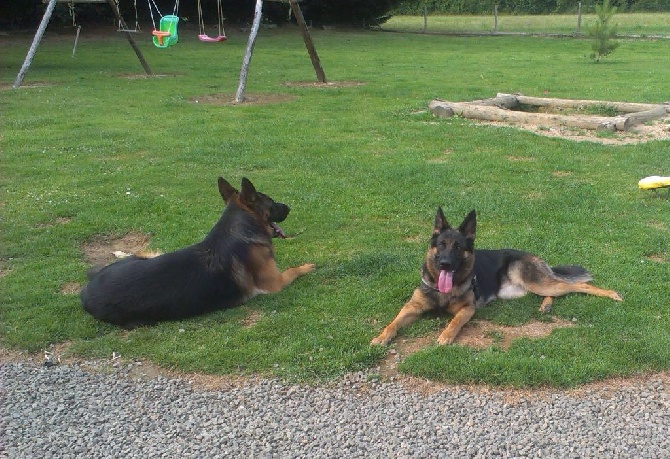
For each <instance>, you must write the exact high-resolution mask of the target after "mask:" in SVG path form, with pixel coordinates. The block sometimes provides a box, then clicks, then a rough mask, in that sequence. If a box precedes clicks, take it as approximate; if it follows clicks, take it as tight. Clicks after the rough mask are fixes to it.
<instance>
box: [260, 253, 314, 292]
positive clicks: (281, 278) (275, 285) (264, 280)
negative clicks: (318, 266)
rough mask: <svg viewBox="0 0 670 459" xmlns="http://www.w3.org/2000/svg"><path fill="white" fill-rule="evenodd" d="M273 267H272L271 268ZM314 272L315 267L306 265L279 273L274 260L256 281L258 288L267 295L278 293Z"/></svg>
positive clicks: (309, 264)
mask: <svg viewBox="0 0 670 459" xmlns="http://www.w3.org/2000/svg"><path fill="white" fill-rule="evenodd" d="M270 265H272V266H270ZM312 271H314V265H313V264H311V263H305V264H304V265H300V266H294V267H292V268H288V269H286V270H285V271H283V272H280V271H279V268H277V264H276V263H275V262H274V260H272V261H271V262H268V266H267V267H266V268H265V269H264V270H263V272H262V273H259V276H258V278H257V279H256V282H255V284H256V288H257V289H259V290H261V291H263V292H267V293H277V292H279V291H281V290H282V289H283V288H284V287H286V286H287V285H289V284H290V283H291V282H293V281H294V280H296V279H297V278H298V277H300V276H302V275H305V274H308V273H311V272H312Z"/></svg>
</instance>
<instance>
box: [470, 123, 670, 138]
mask: <svg viewBox="0 0 670 459" xmlns="http://www.w3.org/2000/svg"><path fill="white" fill-rule="evenodd" d="M472 122H473V123H474V124H486V125H490V126H511V127H514V128H517V129H521V130H523V131H530V132H533V133H535V134H537V135H542V136H545V137H559V138H562V139H568V140H574V141H577V142H596V143H601V144H603V145H634V144H639V143H644V142H650V141H652V140H669V139H670V117H666V118H662V119H658V120H655V121H652V122H649V123H646V124H638V125H636V126H633V127H632V128H631V129H630V130H628V131H615V132H604V133H601V132H597V131H593V130H590V129H577V128H571V127H556V126H542V125H539V124H538V125H534V124H511V123H503V122H500V121H481V120H472Z"/></svg>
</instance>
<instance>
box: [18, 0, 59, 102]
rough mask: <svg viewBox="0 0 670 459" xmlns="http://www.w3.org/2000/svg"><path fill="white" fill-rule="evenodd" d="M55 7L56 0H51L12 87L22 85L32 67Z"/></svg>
mask: <svg viewBox="0 0 670 459" xmlns="http://www.w3.org/2000/svg"><path fill="white" fill-rule="evenodd" d="M55 7H56V0H49V4H48V5H47V9H46V11H44V16H43V17H42V22H40V26H39V27H38V28H37V32H36V33H35V38H33V44H32V45H30V49H29V50H28V54H27V55H26V59H25V60H24V61H23V65H22V66H21V70H19V74H18V75H16V80H14V85H13V86H12V88H14V89H17V88H18V87H19V86H21V83H22V82H23V78H24V77H25V76H26V73H27V72H28V69H29V68H30V64H31V63H32V62H33V58H34V57H35V53H36V52H37V47H38V46H39V44H40V41H41V40H42V36H43V35H44V31H45V30H46V28H47V24H49V19H51V15H52V14H53V12H54V8H55Z"/></svg>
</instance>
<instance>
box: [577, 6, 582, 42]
mask: <svg viewBox="0 0 670 459" xmlns="http://www.w3.org/2000/svg"><path fill="white" fill-rule="evenodd" d="M581 33H582V2H579V3H577V35H580V34H581Z"/></svg>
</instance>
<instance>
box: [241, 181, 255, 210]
mask: <svg viewBox="0 0 670 459" xmlns="http://www.w3.org/2000/svg"><path fill="white" fill-rule="evenodd" d="M240 188H241V190H242V193H241V197H242V200H243V201H244V202H245V203H247V204H253V203H254V202H255V201H256V197H257V196H258V193H257V192H256V188H254V185H253V183H251V181H249V179H248V178H246V177H242V186H241V187H240Z"/></svg>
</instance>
